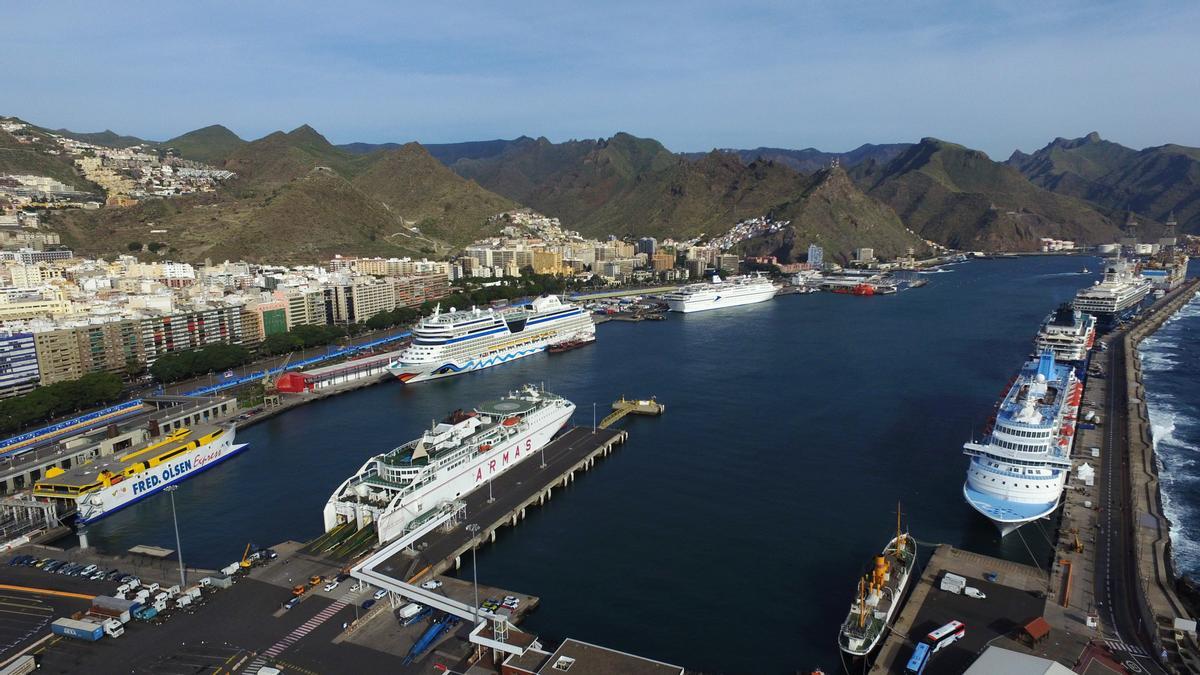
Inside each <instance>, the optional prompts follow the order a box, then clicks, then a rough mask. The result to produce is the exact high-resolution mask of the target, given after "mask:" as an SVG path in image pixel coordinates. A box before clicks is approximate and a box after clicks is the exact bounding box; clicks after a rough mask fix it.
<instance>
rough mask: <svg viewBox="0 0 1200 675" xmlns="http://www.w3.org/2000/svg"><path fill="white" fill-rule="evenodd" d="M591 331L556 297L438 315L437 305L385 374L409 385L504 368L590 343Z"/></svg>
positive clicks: (586, 318) (587, 319)
mask: <svg viewBox="0 0 1200 675" xmlns="http://www.w3.org/2000/svg"><path fill="white" fill-rule="evenodd" d="M595 336H596V325H595V323H594V322H593V321H592V317H591V316H590V315H588V313H587V312H586V311H585V310H584V309H583V308H581V307H578V306H576V305H573V304H571V303H566V302H562V301H561V300H559V298H558V296H555V295H548V296H545V297H541V298H537V299H536V300H534V301H533V302H532V303H530V304H529V305H527V306H519V307H511V308H507V309H503V310H497V309H493V308H490V307H489V308H487V309H479V308H478V307H476V308H472V309H469V310H464V311H458V310H456V309H455V308H453V307H451V308H450V311H449V312H442V308H441V305H438V306H437V307H436V308H435V309H434V312H433V314H432V315H431V316H429V317H426V318H425V319H423V320H422V321H421V322H420V323H419V324H418V325H417V327H416V328H414V329H413V332H412V343H411V344H409V345H408V347H406V348H405V349H403V350H402V351H401V352H400V354H399V355H398V356H397V357H396V360H395V361H393V362H392V363H390V364H388V367H387V370H388V372H389V373H391V374H392V375H395V376H396V377H397V378H399V380H400V381H401V382H404V383H406V384H412V383H415V382H424V381H426V380H433V379H437V378H441V377H449V376H451V375H457V374H459V373H465V372H467V371H471V370H480V369H483V368H490V367H492V366H498V365H500V364H502V363H508V362H509V361H513V360H515V359H519V358H523V357H526V356H529V355H531V354H537V353H538V352H541V351H544V350H545V349H546V348H547V347H549V346H550V345H552V344H557V343H560V342H567V341H570V340H583V341H590V340H594V339H595Z"/></svg>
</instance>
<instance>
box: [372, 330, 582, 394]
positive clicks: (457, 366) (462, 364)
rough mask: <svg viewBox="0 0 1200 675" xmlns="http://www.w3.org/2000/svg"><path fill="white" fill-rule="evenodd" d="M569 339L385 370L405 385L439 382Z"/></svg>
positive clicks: (552, 338)
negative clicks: (442, 379) (475, 356)
mask: <svg viewBox="0 0 1200 675" xmlns="http://www.w3.org/2000/svg"><path fill="white" fill-rule="evenodd" d="M568 339H570V338H569V337H564V336H563V335H562V334H560V333H557V332H556V333H552V334H549V335H547V336H546V337H544V338H541V339H539V340H537V341H536V342H533V343H532V344H529V345H523V346H521V347H519V348H515V349H507V350H504V351H502V352H500V353H498V354H491V355H488V356H486V357H483V356H481V357H479V358H469V359H466V360H455V359H446V360H444V361H442V362H441V363H440V364H423V363H411V364H410V363H403V362H399V361H398V362H396V363H393V364H391V365H389V366H388V368H387V370H388V372H389V373H391V374H392V375H394V376H396V377H397V378H399V380H400V381H401V382H403V383H405V384H415V383H417V382H425V381H428V380H439V379H441V378H443V377H451V376H453V375H461V374H462V373H467V372H471V371H473V370H483V369H484V368H491V367H492V366H499V365H501V364H505V363H508V362H509V361H515V360H517V359H523V358H525V357H526V356H532V355H534V354H537V353H538V352H542V351H545V349H546V347H549V346H550V345H552V344H554V343H556V342H562V341H564V340H568Z"/></svg>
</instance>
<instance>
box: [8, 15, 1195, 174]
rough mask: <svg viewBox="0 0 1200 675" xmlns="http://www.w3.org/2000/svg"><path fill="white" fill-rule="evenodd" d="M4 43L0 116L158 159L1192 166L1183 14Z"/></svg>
mask: <svg viewBox="0 0 1200 675" xmlns="http://www.w3.org/2000/svg"><path fill="white" fill-rule="evenodd" d="M97 5H106V6H105V9H103V10H102V11H98V10H97V9H96V6H97ZM441 5H444V6H441ZM0 25H3V26H5V27H6V30H5V31H4V38H3V39H0V68H2V71H0V72H3V73H4V76H3V78H2V80H0V114H13V115H18V116H20V117H23V118H25V119H28V120H30V121H33V122H35V123H39V124H43V125H46V126H52V127H67V128H70V129H74V130H79V131H93V130H100V129H104V128H111V129H113V130H115V131H118V132H121V133H128V134H133V135H138V136H142V137H147V138H154V139H165V138H168V137H171V136H174V135H177V134H179V133H182V132H184V131H188V130H190V129H194V128H197V127H201V126H204V125H207V124H212V123H222V124H225V125H226V126H228V127H230V128H231V129H233V130H234V131H236V132H237V133H238V134H239V135H241V136H243V137H244V138H257V137H259V136H262V135H264V134H266V133H269V132H271V131H273V130H276V129H284V130H286V129H291V128H293V127H296V126H299V125H300V124H303V123H308V124H311V125H312V126H314V127H315V128H317V129H318V130H319V131H321V132H322V133H324V134H325V135H326V136H327V137H328V138H329V139H330V140H331V141H333V142H335V143H344V142H350V141H368V142H384V141H408V140H419V141H423V142H429V143H435V142H452V141H463V140H478V139H485V138H511V137H514V136H518V135H521V134H528V135H532V136H538V135H543V136H546V137H548V138H550V139H551V140H555V141H561V140H566V139H570V138H595V137H600V136H609V135H611V134H613V133H615V132H617V131H628V132H630V133H633V134H636V135H639V136H651V137H654V138H657V139H659V140H661V141H663V142H664V143H665V144H666V145H667V147H669V148H671V149H672V150H681V151H682V150H707V149H710V148H713V147H756V146H760V145H767V146H776V147H790V148H803V147H809V146H813V147H818V148H821V149H824V150H831V151H839V150H848V149H850V148H853V147H856V146H857V145H859V144H861V143H867V142H870V143H884V142H892V141H913V140H916V139H919V138H921V137H922V136H937V137H939V138H944V139H947V140H952V141H955V142H959V143H962V144H964V145H968V146H971V147H975V148H979V149H982V150H984V151H986V152H988V153H989V154H990V155H992V156H993V157H994V158H1000V159H1003V158H1005V157H1007V156H1008V155H1009V153H1011V152H1012V150H1013V149H1014V148H1021V149H1024V150H1026V151H1029V150H1033V149H1036V148H1038V147H1041V146H1042V145H1044V144H1045V143H1047V142H1048V141H1050V140H1051V139H1053V138H1054V137H1055V136H1066V137H1075V136H1081V135H1083V134H1085V133H1087V132H1089V131H1093V130H1096V131H1099V132H1100V134H1101V135H1102V136H1104V137H1105V138H1108V139H1110V140H1114V141H1117V142H1120V143H1123V144H1125V145H1129V146H1133V147H1138V148H1140V147H1144V146H1148V145H1159V144H1162V143H1167V142H1174V143H1181V144H1184V145H1193V146H1200V124H1197V120H1198V119H1200V114H1198V113H1197V112H1196V110H1198V109H1200V48H1198V47H1197V44H1198V43H1197V35H1200V3H1195V2H1129V3H1115V2H1100V1H1093V2H1051V1H1042V2H964V1H961V0H931V1H914V2H873V1H872V2H844V1H843V2H804V1H801V0H794V1H791V2H736V3H735V2H725V3H721V2H706V1H704V0H693V1H692V2H679V3H654V2H646V1H642V2H622V1H613V2H609V1H605V2H569V1H559V2H517V1H512V2H496V1H494V0H493V1H491V2H458V3H452V2H447V3H439V2H424V3H411V4H410V3H401V2H352V1H343V2H306V1H303V0H298V1H294V2H284V1H273V0H250V1H244V0H243V1H240V2H191V3H175V2H133V1H130V2H115V3H94V2H77V3H68V2H54V1H53V0H45V1H43V2H37V3H15V2H9V3H3V6H0Z"/></svg>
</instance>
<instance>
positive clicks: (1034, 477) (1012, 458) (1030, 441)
mask: <svg viewBox="0 0 1200 675" xmlns="http://www.w3.org/2000/svg"><path fill="white" fill-rule="evenodd" d="M1082 395H1083V383H1082V382H1080V381H1079V379H1078V378H1077V377H1076V375H1075V369H1074V368H1072V367H1070V366H1068V365H1063V364H1060V363H1058V362H1057V361H1056V360H1055V358H1054V352H1053V351H1051V350H1048V349H1047V350H1046V351H1043V352H1042V353H1041V355H1040V356H1038V358H1036V359H1032V360H1030V361H1028V362H1027V363H1026V364H1025V365H1024V366H1023V367H1022V368H1021V372H1020V373H1019V374H1018V375H1017V376H1016V377H1015V378H1013V381H1012V382H1011V384H1010V385H1009V386H1008V388H1007V392H1006V393H1005V394H1004V396H1003V398H1002V399H1001V400H1000V403H999V406H998V407H999V410H998V412H997V414H996V416H995V417H993V418H992V419H991V420H990V421H989V423H988V428H987V429H986V430H985V432H984V438H983V440H982V441H979V442H976V441H971V442H969V443H966V444H964V445H963V454H965V455H967V456H968V457H970V458H971V461H970V464H969V466H968V468H967V480H966V482H965V483H963V498H964V499H966V501H967V503H968V504H970V505H971V507H972V508H974V509H975V510H976V511H979V512H980V513H981V514H983V515H984V516H986V517H987V518H988V519H989V520H991V521H992V523H994V524H995V525H996V527H997V528H998V529H999V530H1000V536H1001V537H1004V536H1007V535H1008V534H1010V533H1012V532H1013V531H1014V530H1016V529H1017V528H1019V527H1021V526H1022V525H1024V524H1025V523H1028V522H1030V521H1033V520H1037V519H1039V518H1044V517H1046V516H1048V515H1050V514H1051V513H1053V512H1054V510H1055V509H1056V508H1058V504H1059V501H1060V499H1061V498H1062V492H1063V487H1064V486H1065V485H1066V480H1067V474H1068V473H1069V472H1070V470H1071V443H1072V441H1073V440H1074V434H1075V424H1076V416H1077V415H1078V413H1079V403H1080V397H1081V396H1082Z"/></svg>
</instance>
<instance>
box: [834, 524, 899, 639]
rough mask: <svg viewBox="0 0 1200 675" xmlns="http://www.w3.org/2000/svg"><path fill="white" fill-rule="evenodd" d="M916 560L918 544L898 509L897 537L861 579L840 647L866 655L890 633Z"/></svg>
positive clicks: (840, 635) (844, 624)
mask: <svg viewBox="0 0 1200 675" xmlns="http://www.w3.org/2000/svg"><path fill="white" fill-rule="evenodd" d="M916 560H917V543H916V541H914V540H913V538H912V537H910V536H909V535H908V533H906V532H904V531H902V530H901V529H900V511H899V509H898V508H897V510H896V536H895V537H893V538H892V540H891V541H889V542H888V544H887V546H884V547H883V552H882V553H880V554H879V555H877V556H875V560H874V564H873V567H872V569H871V571H870V572H868V573H867V574H866V576H864V577H862V578H860V579H859V580H858V597H856V598H855V600H854V603H853V604H852V605H850V614H849V615H847V616H846V620H845V621H844V622H843V623H842V630H841V632H840V633H839V634H838V646H839V647H841V649H842V651H843V652H845V653H847V654H849V655H851V656H855V657H859V656H866V655H867V654H870V653H871V650H873V649H875V647H876V646H877V645H878V644H879V643H880V641H881V640H882V639H883V636H885V635H887V632H888V630H887V629H888V626H890V625H891V623H892V618H893V617H894V616H895V615H896V613H897V611H898V610H899V608H900V606H901V605H902V604H903V602H904V597H905V592H906V590H907V589H908V582H909V580H910V579H911V578H912V570H913V565H914V564H915V563H916Z"/></svg>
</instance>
